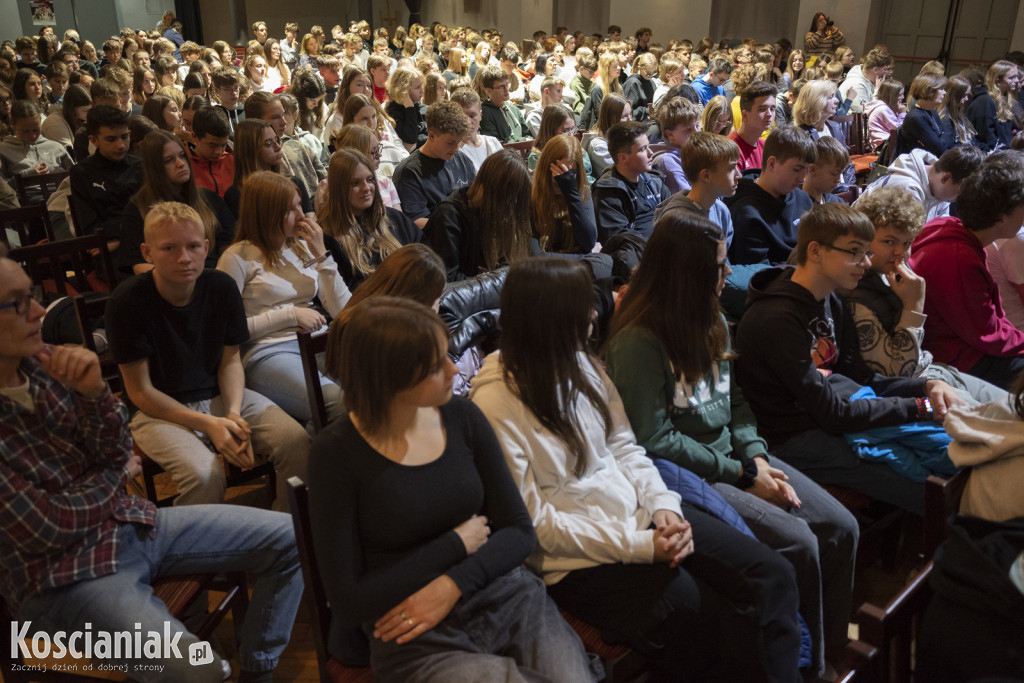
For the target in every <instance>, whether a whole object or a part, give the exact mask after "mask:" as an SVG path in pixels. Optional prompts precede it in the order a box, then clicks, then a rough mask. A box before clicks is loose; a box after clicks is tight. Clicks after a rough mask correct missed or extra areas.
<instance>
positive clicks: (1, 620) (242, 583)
mask: <svg viewBox="0 0 1024 683" xmlns="http://www.w3.org/2000/svg"><path fill="white" fill-rule="evenodd" d="M208 590H215V591H222V592H223V593H224V597H223V598H221V600H220V601H219V602H218V603H217V606H216V607H215V608H214V609H213V611H212V612H210V614H209V615H207V617H206V619H205V620H204V621H203V624H202V625H201V626H200V627H199V628H198V629H196V630H195V635H196V636H197V637H198V638H199V639H200V640H208V639H209V637H210V636H211V635H212V634H213V631H214V629H216V628H217V626H218V625H219V624H220V622H221V621H223V619H224V617H225V616H226V615H227V613H228V612H231V614H232V619H233V621H234V623H235V625H236V626H238V625H240V624H241V623H242V621H243V620H244V619H245V614H246V611H247V610H248V607H249V591H248V584H247V581H246V577H245V572H229V573H226V574H223V575H218V574H182V575H179V576H165V577H161V578H159V579H157V580H156V581H154V582H153V595H154V596H156V597H157V598H159V599H160V600H162V601H163V603H164V604H165V605H166V606H167V611H168V612H169V613H170V614H171V615H173V616H174V617H176V618H178V617H180V616H182V615H184V614H185V613H186V610H187V608H188V607H189V606H191V605H192V603H193V602H195V601H196V600H197V599H203V598H206V596H207V592H206V591H208ZM13 621H14V615H11V614H9V613H8V611H7V608H6V606H5V605H4V603H3V600H2V599H0V627H2V628H3V631H4V633H11V632H12V631H11V626H9V624H11V622H13ZM5 645H6V644H5ZM13 645H14V643H13V642H12V643H11V646H13ZM11 646H5V647H3V648H0V680H3V681H5V682H6V683H30V682H37V681H38V682H39V683H95V681H97V680H100V679H106V680H118V681H123V680H125V679H126V677H125V676H124V675H123V674H118V675H109V674H107V675H105V672H96V673H95V674H94V675H88V674H84V673H83V674H78V673H71V672H68V671H53V670H50V668H52V667H53V666H54V665H56V664H62V665H68V664H70V663H72V662H76V663H77V664H78V668H79V669H81V668H82V667H83V666H84V665H85V664H87V663H89V660H87V659H77V660H76V659H71V658H65V659H56V658H53V657H50V658H46V659H42V660H29V662H28V663H29V664H31V665H32V666H33V667H39V668H41V669H42V670H40V671H31V672H27V671H25V670H24V667H25V666H26V662H25V660H24V659H23V658H22V656H21V651H20V648H14V649H13V650H12V647H11Z"/></svg>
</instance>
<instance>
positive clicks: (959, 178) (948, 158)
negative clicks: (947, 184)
mask: <svg viewBox="0 0 1024 683" xmlns="http://www.w3.org/2000/svg"><path fill="white" fill-rule="evenodd" d="M984 161H985V152H983V151H981V149H979V148H977V147H975V146H974V145H957V146H956V147H952V148H950V149H947V150H946V152H945V153H944V154H943V155H942V156H941V157H939V160H938V161H936V162H935V170H936V171H938V172H939V173H948V174H950V175H951V176H952V177H953V182H954V183H956V184H957V185H959V184H960V183H962V182H963V181H964V180H966V179H967V177H968V176H969V175H971V174H972V173H974V172H975V171H977V170H978V169H979V168H981V165H982V163H983V162H984ZM957 205H959V199H958V200H957Z"/></svg>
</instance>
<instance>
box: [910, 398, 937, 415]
mask: <svg viewBox="0 0 1024 683" xmlns="http://www.w3.org/2000/svg"><path fill="white" fill-rule="evenodd" d="M914 402H915V403H917V419H918V420H930V419H932V416H933V415H934V414H935V411H934V410H933V409H932V402H931V401H930V400H929V399H927V398H915V399H914Z"/></svg>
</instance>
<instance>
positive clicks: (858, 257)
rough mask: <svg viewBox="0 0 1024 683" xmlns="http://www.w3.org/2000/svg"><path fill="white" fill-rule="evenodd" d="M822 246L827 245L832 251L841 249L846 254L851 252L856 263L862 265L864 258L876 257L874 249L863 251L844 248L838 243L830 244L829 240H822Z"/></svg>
mask: <svg viewBox="0 0 1024 683" xmlns="http://www.w3.org/2000/svg"><path fill="white" fill-rule="evenodd" d="M821 246H823V247H825V248H826V249H831V250H832V251H841V252H843V253H844V254H849V255H850V257H851V258H852V259H853V263H854V265H860V264H861V263H864V259H870V258H874V256H875V252H873V251H861V250H860V249H843V248H842V247H837V246H836V245H834V244H829V243H827V242H822V243H821Z"/></svg>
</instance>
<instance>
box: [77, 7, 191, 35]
mask: <svg viewBox="0 0 1024 683" xmlns="http://www.w3.org/2000/svg"><path fill="white" fill-rule="evenodd" d="M114 4H115V5H116V6H117V17H118V19H119V20H120V22H121V23H120V25H121V26H131V27H132V28H134V29H140V28H144V29H146V30H147V31H148V30H150V29H152V28H154V27H155V26H156V25H157V24H158V23H160V20H161V19H162V18H163V15H164V12H167V11H171V12H173V11H174V0H115V2H114ZM85 5H86V3H84V2H81V1H79V2H78V7H79V8H80V9H79V12H80V13H81V11H82V8H83V7H84V6H85Z"/></svg>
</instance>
